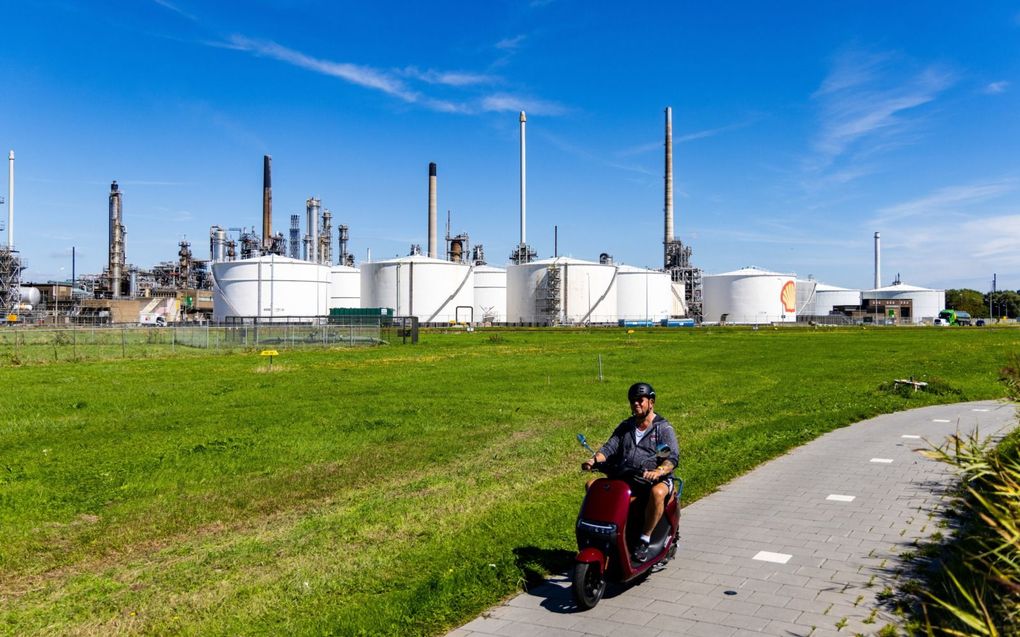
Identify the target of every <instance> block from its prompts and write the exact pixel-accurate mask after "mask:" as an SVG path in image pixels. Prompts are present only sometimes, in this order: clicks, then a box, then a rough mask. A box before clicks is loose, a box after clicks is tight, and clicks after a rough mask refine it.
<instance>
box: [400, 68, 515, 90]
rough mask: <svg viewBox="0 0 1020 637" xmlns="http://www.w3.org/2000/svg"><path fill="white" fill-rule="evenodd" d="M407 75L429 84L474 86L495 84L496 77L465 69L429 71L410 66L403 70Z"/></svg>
mask: <svg viewBox="0 0 1020 637" xmlns="http://www.w3.org/2000/svg"><path fill="white" fill-rule="evenodd" d="M402 74H403V75H404V76H405V77H410V78H413V79H416V80H421V81H422V82H426V83H428V84H443V85H445V86H474V85H478V84H493V83H495V81H496V78H494V77H492V76H489V75H484V74H481V73H468V72H464V71H434V70H432V69H429V70H427V71H422V70H419V69H418V68H416V67H413V66H409V67H407V68H406V69H404V70H403V71H402Z"/></svg>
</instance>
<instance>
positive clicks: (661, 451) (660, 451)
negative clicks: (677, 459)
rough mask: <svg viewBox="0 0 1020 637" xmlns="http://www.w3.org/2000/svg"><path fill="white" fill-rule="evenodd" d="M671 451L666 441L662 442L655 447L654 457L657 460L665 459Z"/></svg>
mask: <svg viewBox="0 0 1020 637" xmlns="http://www.w3.org/2000/svg"><path fill="white" fill-rule="evenodd" d="M671 453H673V450H672V449H670V448H669V445H667V444H666V443H662V444H660V445H659V446H658V447H656V448H655V457H656V458H658V459H659V460H665V459H666V458H668V457H669V454H671Z"/></svg>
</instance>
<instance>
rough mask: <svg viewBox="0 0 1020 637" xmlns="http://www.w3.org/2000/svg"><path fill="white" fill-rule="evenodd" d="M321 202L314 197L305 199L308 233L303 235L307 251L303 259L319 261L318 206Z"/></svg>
mask: <svg viewBox="0 0 1020 637" xmlns="http://www.w3.org/2000/svg"><path fill="white" fill-rule="evenodd" d="M320 205H321V202H320V201H319V200H318V199H317V198H315V197H309V198H308V199H307V200H305V215H306V217H307V225H308V234H306V235H305V245H306V246H307V253H306V254H305V260H307V261H311V262H312V263H318V262H319V206H320Z"/></svg>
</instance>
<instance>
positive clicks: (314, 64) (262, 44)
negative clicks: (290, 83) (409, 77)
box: [226, 35, 420, 102]
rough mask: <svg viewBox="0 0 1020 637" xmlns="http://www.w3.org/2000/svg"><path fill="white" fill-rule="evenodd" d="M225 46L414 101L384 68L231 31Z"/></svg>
mask: <svg viewBox="0 0 1020 637" xmlns="http://www.w3.org/2000/svg"><path fill="white" fill-rule="evenodd" d="M226 48H231V49H235V50H237V51H247V52H249V53H252V54H254V55H258V56H261V57H268V58H272V59H274V60H279V61H281V62H287V63H288V64H293V65H294V66H297V67H300V68H303V69H307V70H309V71H314V72H316V73H321V74H323V75H329V76H332V77H336V78H340V79H342V80H346V81H348V82H350V83H352V84H357V85H359V86H364V87H366V88H372V89H376V90H379V91H382V92H383V93H386V94H388V95H392V96H394V97H397V98H400V99H402V100H404V101H405V102H416V101H418V98H419V97H420V96H419V94H418V93H416V92H414V91H412V90H410V89H408V88H407V86H406V85H405V84H404V83H403V82H402V81H400V80H399V79H397V78H395V77H392V76H391V75H389V74H388V73H386V72H384V71H380V70H378V69H373V68H371V67H368V66H361V65H358V64H350V63H346V62H331V61H328V60H320V59H318V58H314V57H312V56H310V55H305V54H304V53H301V52H300V51H295V50H294V49H289V48H287V47H285V46H282V45H280V44H277V43H276V42H272V41H262V40H253V39H251V38H247V37H245V36H243V35H233V36H231V37H230V39H229V40H228V42H227V43H226Z"/></svg>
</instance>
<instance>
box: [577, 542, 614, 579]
mask: <svg viewBox="0 0 1020 637" xmlns="http://www.w3.org/2000/svg"><path fill="white" fill-rule="evenodd" d="M574 561H575V562H581V563H584V564H598V565H599V569H601V570H600V571H599V572H600V573H605V572H606V567H608V566H609V558H608V557H606V555H605V554H604V553H603V552H602V551H600V550H598V549H596V548H592V547H590V546H589V547H588V548H584V549H581V551H580V552H579V553H578V554H577V557H576V558H574Z"/></svg>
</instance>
